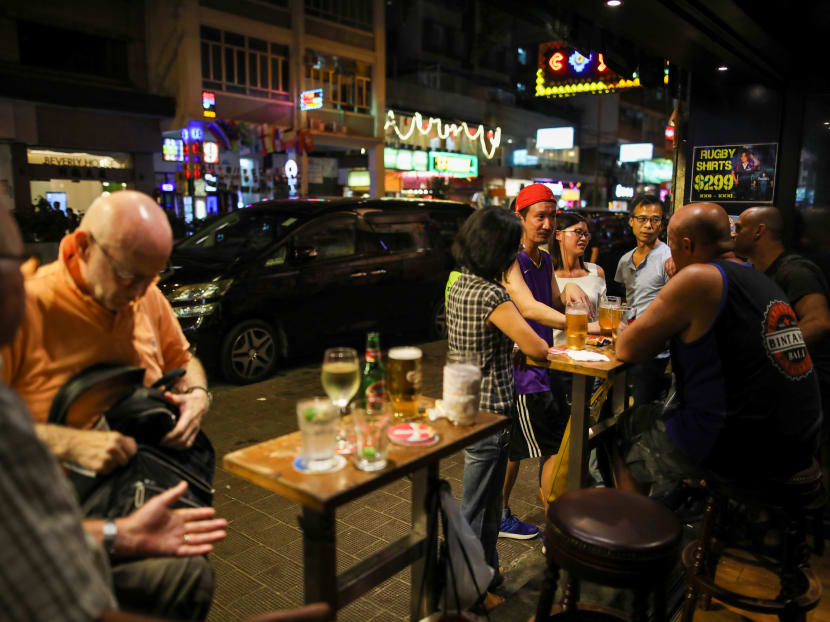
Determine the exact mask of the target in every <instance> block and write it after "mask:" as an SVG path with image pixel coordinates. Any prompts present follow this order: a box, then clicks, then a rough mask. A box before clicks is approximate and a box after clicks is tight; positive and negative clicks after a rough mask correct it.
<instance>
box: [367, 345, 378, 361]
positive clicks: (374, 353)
mask: <svg viewBox="0 0 830 622" xmlns="http://www.w3.org/2000/svg"><path fill="white" fill-rule="evenodd" d="M379 360H380V350H376V349H375V348H371V349H369V348H367V349H366V362H367V363H375V362H377V361H379Z"/></svg>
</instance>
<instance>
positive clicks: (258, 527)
mask: <svg viewBox="0 0 830 622" xmlns="http://www.w3.org/2000/svg"><path fill="white" fill-rule="evenodd" d="M278 522H279V521H278V520H277V519H276V518H274V517H273V516H271V515H270V514H266V513H265V512H260V511H259V510H254V512H253V513H252V514H246V515H245V520H244V521H236V523H235V525H236V528H237V529H238V530H239V531H241V532H242V533H244V534H245V535H247V536H250V537H251V538H254V539H256V538H257V536H258V535H259V534H260V533H262V532H263V531H265V530H266V529H268V528H270V527H274V526H275V525H276V524H277V523H278Z"/></svg>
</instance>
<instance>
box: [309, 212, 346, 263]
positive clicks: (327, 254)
mask: <svg viewBox="0 0 830 622" xmlns="http://www.w3.org/2000/svg"><path fill="white" fill-rule="evenodd" d="M356 240H357V227H356V225H355V219H354V217H352V216H350V217H348V218H333V219H331V220H327V221H325V222H321V223H314V224H311V225H309V226H308V227H307V228H306V229H304V230H303V231H300V232H299V233H298V234H297V235H296V236H294V249H295V250H297V249H308V250H312V249H313V250H314V251H316V254H314V255H313V256H314V257H316V258H317V259H318V260H319V259H332V258H335V257H346V256H348V255H354V254H355V250H356V246H357V244H356Z"/></svg>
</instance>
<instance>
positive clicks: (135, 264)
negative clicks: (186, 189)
mask: <svg viewBox="0 0 830 622" xmlns="http://www.w3.org/2000/svg"><path fill="white" fill-rule="evenodd" d="M75 239H76V243H77V247H78V257H79V258H80V261H81V272H82V276H83V279H84V282H85V284H86V287H87V288H88V289H89V293H90V294H92V297H93V298H95V300H97V301H98V302H99V303H100V304H101V305H103V306H104V307H106V308H107V309H110V310H111V311H118V310H120V309H122V308H123V307H125V306H127V305H128V304H129V303H130V302H131V301H133V300H136V299H138V298H140V297H141V296H143V295H144V293H145V292H146V291H147V288H148V287H149V286H150V284H151V282H152V281H153V279H154V278H155V277H156V275H158V273H159V272H161V271H162V269H163V268H164V266H165V264H166V263H167V260H168V258H169V257H170V251H171V250H172V248H173V233H172V231H171V229H170V223H169V221H168V220H167V216H166V215H165V213H164V211H163V210H162V209H161V208H160V207H159V206H158V205H157V204H156V203H155V201H153V199H151V198H150V197H149V196H147V195H146V194H144V193H141V192H136V191H134V190H122V191H120V192H114V193H112V194H110V195H107V196H101V197H99V198H98V199H96V200H95V201H94V202H93V203H92V205H91V206H90V207H89V210H87V212H86V214H84V217H83V219H82V220H81V224H80V226H79V227H78V232H77V234H76V238H75ZM96 247H97V250H96Z"/></svg>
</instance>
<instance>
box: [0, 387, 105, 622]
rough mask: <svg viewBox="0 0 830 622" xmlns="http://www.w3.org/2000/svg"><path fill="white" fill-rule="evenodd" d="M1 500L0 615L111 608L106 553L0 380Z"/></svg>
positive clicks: (35, 619) (57, 615)
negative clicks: (88, 530)
mask: <svg viewBox="0 0 830 622" xmlns="http://www.w3.org/2000/svg"><path fill="white" fill-rule="evenodd" d="M0 508H2V513H0V612H2V613H0V618H2V619H3V620H16V621H18V620H19V621H20V622H39V621H41V620H43V621H44V622H46V621H47V620H48V621H50V622H51V621H53V620H66V621H70V622H75V621H89V620H97V619H98V617H99V616H100V614H101V612H102V611H103V610H104V609H116V608H117V606H116V603H115V597H114V596H113V591H112V585H111V583H110V579H109V570H108V568H109V567H108V565H107V562H106V556H105V555H104V554H103V550H102V549H101V548H100V547H98V546H97V545H94V543H93V542H90V540H91V538H90V537H89V536H87V534H86V532H85V531H84V530H83V527H82V526H81V521H82V517H81V511H80V509H79V508H78V503H77V501H76V500H75V496H74V494H73V492H72V490H71V489H70V487H69V484H68V482H67V481H66V478H65V477H64V476H63V473H61V471H60V468H59V467H58V463H57V462H56V461H55V458H54V457H53V456H52V454H50V453H49V451H48V450H47V449H46V447H44V446H43V445H42V444H41V443H40V441H38V439H37V437H36V436H35V431H34V426H33V424H32V420H31V417H30V416H29V414H28V413H27V412H26V409H25V407H24V406H23V403H22V402H21V401H20V400H19V399H18V397H17V396H16V395H15V394H14V393H13V392H12V391H11V389H9V388H8V387H6V386H5V385H3V384H1V383H0Z"/></svg>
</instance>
